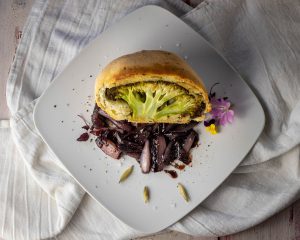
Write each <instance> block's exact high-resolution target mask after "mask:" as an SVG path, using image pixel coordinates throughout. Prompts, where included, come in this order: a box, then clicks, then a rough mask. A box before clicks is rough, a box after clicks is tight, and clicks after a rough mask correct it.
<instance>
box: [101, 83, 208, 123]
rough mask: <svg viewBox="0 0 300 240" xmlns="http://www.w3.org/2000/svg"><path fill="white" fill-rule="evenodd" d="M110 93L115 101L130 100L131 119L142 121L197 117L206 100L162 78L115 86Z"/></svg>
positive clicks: (108, 94) (107, 93)
mask: <svg viewBox="0 0 300 240" xmlns="http://www.w3.org/2000/svg"><path fill="white" fill-rule="evenodd" d="M106 95H107V97H108V98H109V99H110V100H114V101H115V102H116V101H117V102H118V103H120V101H124V102H126V103H127V104H128V107H129V109H130V113H131V119H130V121H138V122H161V121H165V120H166V119H168V118H169V117H174V116H176V117H178V118H180V117H182V116H186V115H190V117H193V116H194V115H195V114H197V111H198V110H199V106H200V105H201V102H202V96H201V95H191V94H189V93H188V91H187V90H186V89H184V88H183V87H181V86H178V85H176V84H173V83H166V82H158V81H156V82H150V81H149V82H143V83H135V84H128V85H124V86H120V87H114V88H111V89H107V91H106ZM198 113H199V112H198Z"/></svg>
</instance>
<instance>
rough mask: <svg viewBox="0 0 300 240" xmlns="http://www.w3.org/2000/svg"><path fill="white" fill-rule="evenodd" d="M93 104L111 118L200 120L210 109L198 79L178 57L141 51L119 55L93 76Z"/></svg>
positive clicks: (130, 119)
mask: <svg viewBox="0 0 300 240" xmlns="http://www.w3.org/2000/svg"><path fill="white" fill-rule="evenodd" d="M95 99H96V103H97V105H98V106H99V107H100V108H101V109H103V110H104V111H105V112H107V113H108V114H109V115H110V116H111V117H112V118H114V119H115V120H128V121H129V122H138V123H152V122H161V123H163V122H164V123H187V122H190V121H191V120H194V121H202V120H203V119H204V114H205V113H206V112H209V111H210V103H209V100H208V95H207V91H206V89H205V87H204V84H203V82H202V79H201V78H200V77H199V76H198V75H197V74H196V72H195V71H194V70H193V69H192V68H191V67H190V66H189V65H188V64H187V63H186V61H184V60H183V59H181V58H180V57H179V56H177V55H176V54H174V53H171V52H166V51H158V50H144V51H140V52H136V53H132V54H128V55H125V56H122V57H119V58H117V59H115V60H113V61H112V62H110V63H109V64H108V65H107V66H106V67H105V68H104V69H103V71H102V72H101V73H100V74H99V75H98V76H97V79H96V85H95Z"/></svg>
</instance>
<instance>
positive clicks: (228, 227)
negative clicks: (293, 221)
mask: <svg viewBox="0 0 300 240" xmlns="http://www.w3.org/2000/svg"><path fill="white" fill-rule="evenodd" d="M148 4H157V5H160V6H162V7H164V8H166V9H168V10H170V11H172V12H173V13H174V14H176V15H177V16H179V17H181V18H182V19H183V20H184V21H185V22H186V23H187V24H190V25H191V26H192V27H193V28H194V29H195V30H196V31H198V32H199V33H200V34H201V35H202V36H203V37H204V38H205V39H207V40H208V41H209V42H210V43H211V44H212V45H213V46H214V47H215V48H216V49H217V50H218V51H219V53H220V54H221V55H223V56H224V57H225V58H226V59H227V60H228V61H229V62H230V63H231V64H232V66H233V67H234V68H235V69H236V70H237V71H238V72H239V73H240V74H241V76H242V77H243V78H244V79H245V80H246V81H247V83H248V85H249V86H250V87H251V88H252V90H253V91H254V92H255V94H256V96H257V97H258V98H259V100H260V102H261V104H262V105H263V108H264V110H265V114H266V126H265V128H264V131H263V133H262V135H261V136H260V138H259V140H258V141H257V143H256V144H255V145H254V147H253V149H252V151H251V152H250V153H249V154H248V156H247V157H246V158H245V160H244V161H243V162H242V164H241V166H240V167H238V168H237V169H236V170H235V172H234V173H233V174H231V176H230V177H229V178H228V179H227V180H226V181H225V182H224V183H223V184H222V185H221V186H220V187H219V188H218V189H217V190H216V191H215V192H214V193H213V194H211V195H210V196H209V197H208V198H207V199H206V200H205V201H204V202H203V203H202V204H201V205H200V206H198V207H197V208H196V209H195V210H194V211H193V212H191V213H190V214H189V215H187V216H186V217H184V218H183V219H182V220H180V221H179V222H178V223H176V224H174V225H173V226H172V227H171V229H173V230H178V231H182V232H186V233H189V234H193V235H202V236H220V235H226V234H230V233H234V232H237V231H241V230H243V229H246V228H249V227H251V226H253V225H255V224H257V223H259V222H261V221H263V220H265V219H266V218H268V217H270V216H271V215H273V214H274V213H276V212H278V211H279V210H281V209H283V208H284V207H286V206H288V205H289V204H291V203H292V202H293V201H295V200H296V199H298V198H299V197H300V195H299V194H300V176H299V170H300V167H299V155H300V151H299V142H300V141H299V140H300V68H299V60H300V17H299V16H300V3H299V1H294V0H290V1H288V0H285V1H284V0H230V1H229V0H222V1H221V0H207V1H204V2H202V3H201V4H199V5H198V6H197V7H196V8H194V9H192V8H191V7H189V6H188V5H186V4H185V3H183V2H182V1H181V0H168V1H167V0H166V1H163V0H129V1H110V0H102V1H96V0H90V1H80V0H64V1H50V0H48V1H47V0H44V1H43V0H39V1H36V3H35V4H34V6H33V8H32V11H31V13H30V16H29V18H28V20H27V23H26V25H25V28H24V32H23V36H22V40H21V43H20V45H19V47H18V50H17V54H16V57H15V60H14V63H13V65H12V67H11V72H10V75H9V79H8V85H7V101H8V106H9V109H10V111H11V113H12V118H11V120H10V124H9V121H1V123H0V141H1V145H0V236H1V237H3V238H4V239H30V240H32V239H47V238H53V237H55V236H56V238H57V239H129V238H132V237H135V236H141V235H143V234H142V233H139V232H137V231H135V230H133V229H131V228H129V227H128V226H126V225H125V224H123V223H122V222H120V221H119V220H118V219H116V218H115V217H113V216H112V215H111V214H110V213H109V212H107V211H106V210H105V209H104V208H103V207H102V206H101V205H100V204H98V203H97V202H95V201H94V200H93V199H92V198H91V197H89V196H88V195H87V194H85V193H84V191H83V190H82V189H81V188H80V187H79V186H78V185H77V184H76V182H75V181H74V180H73V179H72V177H70V176H69V175H68V174H67V173H66V172H65V171H64V169H63V167H62V166H61V164H60V163H59V160H58V159H56V158H55V156H54V155H53V153H51V151H49V149H48V148H47V146H46V145H45V144H44V143H43V141H42V139H41V138H40V137H39V135H38V133H37V131H36V130H35V128H34V124H33V120H32V111H33V108H34V105H35V99H37V98H38V97H39V96H40V95H41V93H42V92H43V91H44V90H45V89H46V87H47V86H48V84H49V83H50V82H51V80H52V79H53V78H54V77H55V76H56V75H57V74H58V73H59V72H60V71H62V70H63V68H64V67H65V66H66V65H67V64H68V62H70V60H71V59H72V58H73V57H74V56H75V55H76V54H77V53H78V52H79V51H80V50H81V49H82V48H83V47H84V46H85V45H86V44H88V43H89V42H90V41H91V40H92V39H94V38H95V37H97V36H98V35H99V34H100V33H101V32H102V31H104V30H105V29H106V28H107V27H108V26H109V25H110V24H112V23H113V22H115V21H116V20H118V19H120V18H121V17H123V16H125V15H126V14H127V13H129V12H131V11H133V10H134V9H137V8H139V7H141V6H144V5H148ZM154 17H155V16H154ZM236 104H238V103H236ZM9 125H10V126H9ZM224 161H226V159H224ZM141 221H142V219H141Z"/></svg>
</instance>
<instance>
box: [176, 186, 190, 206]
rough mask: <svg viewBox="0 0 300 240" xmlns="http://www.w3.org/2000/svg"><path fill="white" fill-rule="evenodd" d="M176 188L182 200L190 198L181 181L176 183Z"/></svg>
mask: <svg viewBox="0 0 300 240" xmlns="http://www.w3.org/2000/svg"><path fill="white" fill-rule="evenodd" d="M177 188H178V191H179V194H180V195H181V196H182V197H183V198H184V200H185V201H186V202H188V201H189V200H190V197H189V195H188V193H187V191H186V189H185V187H184V186H183V185H182V184H181V183H178V185H177Z"/></svg>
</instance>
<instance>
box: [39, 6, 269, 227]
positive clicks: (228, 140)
mask: <svg viewBox="0 0 300 240" xmlns="http://www.w3.org/2000/svg"><path fill="white" fill-rule="evenodd" d="M143 49H163V50H167V51H171V52H175V53H177V54H178V55H180V56H182V57H183V58H185V59H186V60H187V61H188V63H189V64H190V65H191V66H192V67H193V68H194V69H195V70H196V71H197V72H198V73H199V75H200V76H202V78H203V79H204V82H205V85H206V87H207V89H209V88H210V87H211V86H212V85H213V84H214V83H216V82H218V83H220V84H219V85H218V86H217V87H216V88H215V90H216V92H217V95H219V96H222V97H223V96H228V97H229V99H230V100H231V101H232V102H233V103H234V110H235V114H236V118H235V121H234V123H233V124H232V125H229V126H226V127H224V128H222V129H221V132H220V133H219V134H217V135H210V134H207V133H206V131H205V129H204V127H203V126H202V124H201V127H199V128H198V129H197V130H198V131H199V132H200V143H201V145H200V146H199V147H197V148H194V149H193V150H192V155H193V166H192V167H186V169H185V170H184V171H182V172H179V176H178V178H177V179H172V178H170V177H169V176H168V175H167V174H166V173H164V172H160V173H150V174H142V173H141V171H140V167H139V165H138V163H137V162H136V161H135V160H134V159H133V158H129V157H125V159H123V160H119V161H118V160H113V159H111V158H110V157H107V156H105V155H104V154H103V152H102V151H101V150H100V149H98V148H97V147H96V145H95V143H94V142H90V141H88V142H78V141H76V139H77V138H78V137H79V135H80V134H81V133H83V132H84V130H83V129H81V127H82V126H83V125H84V124H83V122H82V120H81V119H79V118H78V117H77V114H82V115H84V116H85V117H86V119H88V120H89V119H90V114H91V112H92V110H93V107H94V104H93V101H94V100H93V97H90V96H93V93H94V81H95V76H96V75H97V74H98V73H99V71H100V70H101V68H102V67H103V66H105V65H106V64H107V63H108V62H110V61H111V60H113V59H115V58H117V57H119V56H121V55H124V54H127V53H132V52H135V51H139V50H143ZM54 105H56V107H54ZM87 110H88V112H87ZM264 119H265V118H264V113H263V109H262V107H261V105H260V104H259V102H258V100H257V98H256V97H255V95H254V94H253V92H252V91H251V90H250V89H249V87H248V86H247V85H246V83H245V82H244V81H243V80H242V79H241V78H240V77H239V75H238V74H237V73H236V72H235V71H234V70H233V69H232V68H231V67H230V66H229V65H228V63H226V62H225V61H224V59H223V58H222V57H220V56H219V55H218V54H217V53H216V51H215V50H214V49H213V48H212V47H211V46H210V45H209V44H208V43H207V42H206V41H205V40H204V39H203V38H202V37H201V36H200V35H199V34H198V33H196V32H195V31H194V30H193V29H192V28H190V27H189V26H188V25H186V24H185V23H184V22H183V21H181V20H180V19H179V18H177V17H176V16H174V15H173V14H171V13H170V12H168V11H166V10H164V9H162V8H160V7H156V6H147V7H143V8H140V9H138V10H136V11H134V12H132V13H131V14H129V15H128V16H126V17H124V18H123V19H121V20H120V21H119V22H118V23H116V24H114V25H113V26H111V27H110V28H109V29H108V30H107V31H105V32H104V33H102V34H101V35H100V36H99V37H97V38H96V39H95V40H94V41H93V42H92V43H91V44H89V45H88V46H87V47H86V48H85V49H84V50H83V51H81V53H79V54H78V56H77V57H76V58H75V59H74V60H73V61H72V62H71V63H70V64H69V65H68V66H67V67H66V68H65V69H64V71H63V72H62V73H61V74H60V75H59V76H58V77H57V78H56V79H55V80H54V81H53V82H52V84H51V85H50V86H49V88H48V89H47V90H46V91H45V92H44V94H43V95H42V97H41V98H40V100H39V101H38V103H37V105H36V108H35V112H34V121H35V124H36V127H37V129H38V130H39V132H40V134H41V136H42V137H43V139H44V140H45V142H46V143H47V144H48V145H49V147H50V148H51V149H52V150H53V152H54V153H55V154H56V156H57V157H58V158H59V159H60V161H61V162H62V163H63V164H64V166H65V167H66V168H67V169H68V171H69V172H70V174H72V176H73V177H74V178H75V179H76V180H77V181H78V182H79V183H80V184H81V186H82V187H83V188H84V189H85V190H86V191H87V192H88V193H89V194H90V195H91V196H93V197H94V198H95V199H96V200H97V201H99V202H100V203H101V204H102V205H103V206H104V207H105V208H106V209H108V210H109V211H110V212H111V213H112V214H114V215H115V216H116V217H118V218H119V219H121V220H122V221H123V222H125V223H126V224H128V225H129V226H131V227H133V228H135V229H137V230H140V231H143V232H147V233H152V232H157V231H159V230H162V229H164V228H166V227H168V226H170V225H171V224H173V223H175V222H176V221H178V220H179V219H180V218H182V217H183V216H185V215H186V214H187V213H189V212H190V211H191V210H192V209H194V208H195V207H196V206H198V205H199V204H200V203H201V202H202V201H203V200H204V199H205V198H206V197H207V196H208V195H209V194H210V193H211V192H212V191H214V190H215V189H216V188H217V187H218V186H219V185H220V184H221V183H222V182H223V181H224V180H225V178H227V177H228V175H229V174H230V173H231V172H232V171H233V170H234V169H235V168H236V167H237V165H238V164H239V163H240V162H241V161H242V159H243V158H244V157H245V156H246V154H247V153H248V152H249V150H250V149H251V147H252V146H253V144H254V143H255V141H256V140H257V138H258V136H259V135H260V133H261V131H262V129H263V126H264ZM130 165H134V166H135V168H134V171H133V174H132V176H130V178H129V179H128V180H127V181H126V182H124V183H122V184H119V183H118V180H119V177H120V174H121V173H122V172H123V171H124V170H125V169H126V168H127V167H128V166H130ZM178 182H180V183H182V184H183V185H184V186H185V187H186V189H187V191H188V193H189V195H190V197H191V201H190V202H188V203H186V202H185V201H184V200H183V198H182V197H181V196H180V195H179V193H178V189H177V187H176V186H177V183H178ZM146 185H147V186H148V187H149V188H150V192H151V199H150V202H149V203H148V204H145V203H144V201H143V194H142V192H143V187H144V186H146Z"/></svg>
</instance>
